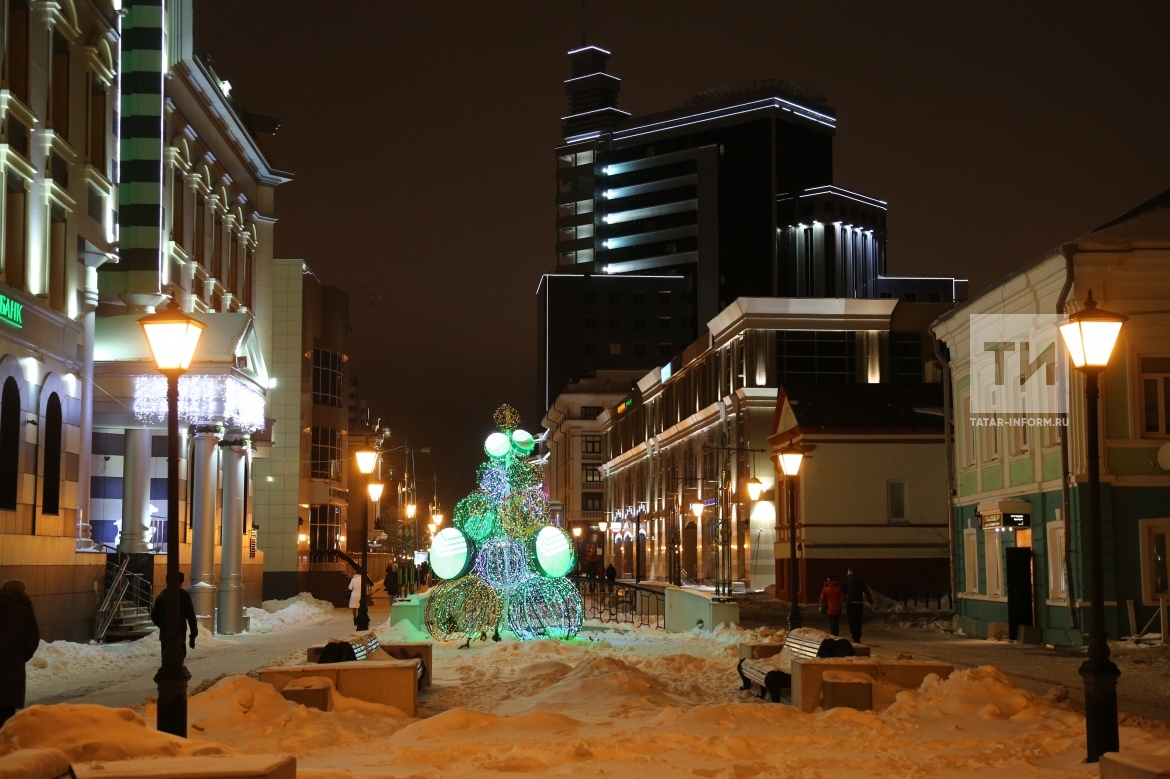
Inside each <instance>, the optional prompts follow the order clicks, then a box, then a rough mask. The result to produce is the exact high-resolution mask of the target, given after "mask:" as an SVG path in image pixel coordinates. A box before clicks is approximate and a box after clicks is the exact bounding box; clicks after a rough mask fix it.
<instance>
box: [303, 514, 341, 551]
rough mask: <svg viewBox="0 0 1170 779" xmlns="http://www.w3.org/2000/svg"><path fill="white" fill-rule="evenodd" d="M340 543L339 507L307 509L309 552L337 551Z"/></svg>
mask: <svg viewBox="0 0 1170 779" xmlns="http://www.w3.org/2000/svg"><path fill="white" fill-rule="evenodd" d="M340 543H341V507H340V506H313V507H312V508H310V509H309V551H310V552H325V551H328V550H330V549H337V548H338V546H340Z"/></svg>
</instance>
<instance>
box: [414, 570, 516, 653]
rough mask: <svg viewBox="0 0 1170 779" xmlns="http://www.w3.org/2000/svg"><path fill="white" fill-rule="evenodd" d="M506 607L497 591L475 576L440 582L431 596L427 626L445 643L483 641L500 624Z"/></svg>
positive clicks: (428, 605)
mask: <svg viewBox="0 0 1170 779" xmlns="http://www.w3.org/2000/svg"><path fill="white" fill-rule="evenodd" d="M502 615H503V604H502V603H501V602H500V596H499V595H498V594H497V593H496V591H495V590H494V589H492V587H491V586H490V585H488V584H487V583H486V582H484V581H483V580H482V579H480V578H479V577H478V576H476V575H475V574H469V575H467V576H464V577H462V578H460V579H453V580H451V581H445V582H440V583H439V584H438V585H437V586H435V587H434V588H432V589H431V591H430V594H429V595H428V596H427V607H426V610H425V611H424V612H423V624H425V625H426V628H427V632H428V633H430V634H431V635H432V636H433V637H435V638H438V639H440V640H442V641H448V640H450V639H452V638H458V637H463V638H468V639H471V638H479V637H481V636H484V635H486V634H487V633H489V632H490V631H492V630H495V628H496V626H497V625H498V624H499V623H500V617H501V616H502Z"/></svg>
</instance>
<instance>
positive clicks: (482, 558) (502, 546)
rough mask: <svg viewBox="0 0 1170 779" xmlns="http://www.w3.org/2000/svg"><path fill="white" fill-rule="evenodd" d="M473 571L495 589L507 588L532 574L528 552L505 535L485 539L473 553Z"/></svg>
mask: <svg viewBox="0 0 1170 779" xmlns="http://www.w3.org/2000/svg"><path fill="white" fill-rule="evenodd" d="M475 572H476V574H478V575H479V578H481V579H483V580H484V581H485V582H487V583H488V584H490V585H491V586H492V587H495V588H496V589H497V590H508V589H511V588H512V587H515V586H516V585H517V584H519V583H520V582H522V581H524V580H525V579H527V578H528V577H529V576H531V575H532V574H531V573H530V572H529V570H528V552H527V551H526V550H525V549H524V547H523V546H521V545H520V544H518V543H516V542H515V541H513V540H512V539H510V538H508V537H506V536H500V537H497V538H493V539H491V540H489V541H486V542H485V543H484V544H483V545H482V546H480V548H479V551H478V552H477V553H476V555H475Z"/></svg>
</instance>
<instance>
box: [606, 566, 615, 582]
mask: <svg viewBox="0 0 1170 779" xmlns="http://www.w3.org/2000/svg"><path fill="white" fill-rule="evenodd" d="M605 580H606V581H607V582H610V583H611V584H612V583H613V582H616V581H617V568H614V567H613V563H610V564H609V565H608V566H607V567H606V569H605Z"/></svg>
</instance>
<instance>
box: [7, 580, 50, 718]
mask: <svg viewBox="0 0 1170 779" xmlns="http://www.w3.org/2000/svg"><path fill="white" fill-rule="evenodd" d="M40 643H41V631H40V629H39V628H37V617H36V614H35V613H34V612H33V605H32V601H31V600H29V599H28V596H27V595H25V594H24V582H22V581H20V580H18V579H12V580H10V581H6V582H4V587H3V588H2V589H0V725H3V724H4V723H5V722H7V721H8V720H9V718H10V717H12V716H13V715H14V714H16V710H17V709H23V708H24V664H25V663H27V662H28V661H29V660H32V656H33V654H34V653H36V651H37V647H38V646H39V645H40Z"/></svg>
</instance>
